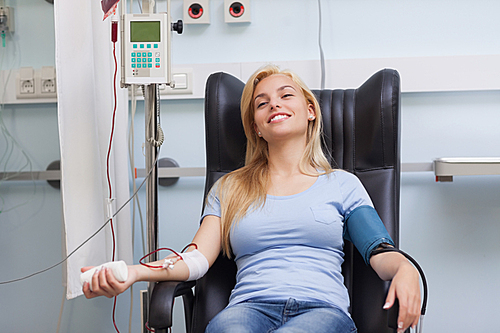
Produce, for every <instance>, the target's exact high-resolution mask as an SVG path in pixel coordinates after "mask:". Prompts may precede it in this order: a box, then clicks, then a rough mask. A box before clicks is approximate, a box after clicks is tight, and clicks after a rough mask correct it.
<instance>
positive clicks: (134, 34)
mask: <svg viewBox="0 0 500 333" xmlns="http://www.w3.org/2000/svg"><path fill="white" fill-rule="evenodd" d="M130 41H131V42H160V21H131V22H130Z"/></svg>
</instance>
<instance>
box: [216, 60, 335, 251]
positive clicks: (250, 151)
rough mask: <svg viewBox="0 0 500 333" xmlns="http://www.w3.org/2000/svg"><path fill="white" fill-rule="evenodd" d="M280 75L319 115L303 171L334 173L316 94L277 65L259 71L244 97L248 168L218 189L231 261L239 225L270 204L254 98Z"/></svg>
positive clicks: (224, 240)
mask: <svg viewBox="0 0 500 333" xmlns="http://www.w3.org/2000/svg"><path fill="white" fill-rule="evenodd" d="M276 74H282V75H285V76H287V77H289V78H290V79H291V80H292V81H293V82H294V83H295V84H297V85H298V86H299V87H300V89H301V91H302V94H303V95H304V98H305V99H306V102H307V103H308V104H311V105H312V106H313V108H314V112H315V114H316V117H315V119H314V120H312V121H309V124H308V128H307V138H306V148H305V150H304V154H303V155H302V158H301V161H300V165H299V169H300V171H301V172H302V173H303V174H306V175H311V176H318V175H319V174H321V173H329V172H330V171H331V166H330V164H329V163H328V160H327V158H326V157H325V154H324V153H323V150H322V148H321V132H322V121H321V110H320V106H319V103H318V101H317V100H316V97H315V96H314V94H313V93H312V92H311V90H310V89H309V88H308V87H307V86H306V85H305V83H304V82H303V81H302V80H301V79H300V78H299V77H298V76H297V75H296V74H295V73H293V72H291V71H288V70H280V69H279V68H278V67H277V66H274V65H267V66H264V67H262V68H260V69H259V70H257V71H256V72H255V73H254V74H253V75H252V76H251V77H250V79H249V80H248V81H247V83H246V85H245V88H244V89H243V94H242V96H241V105H240V107H241V119H242V122H243V128H244V130H245V135H246V137H247V151H246V158H245V166H244V167H242V168H240V169H238V170H235V171H233V172H231V173H229V174H227V175H225V176H224V177H222V178H221V179H220V180H219V181H218V186H217V195H218V196H219V199H220V203H221V220H222V221H221V228H222V250H223V253H224V254H225V255H226V256H227V257H229V258H230V257H231V244H230V239H229V237H230V233H231V230H232V228H233V227H234V225H235V223H237V222H238V221H239V220H241V218H243V217H244V216H245V215H246V214H247V212H248V211H249V210H255V209H257V208H259V207H262V205H264V203H265V200H266V194H267V187H268V183H269V170H268V157H269V151H268V147H267V142H266V141H265V140H264V139H263V138H261V137H259V136H258V135H257V133H256V131H255V129H254V113H255V110H254V103H253V94H254V91H255V88H256V87H257V85H258V84H259V82H260V81H262V80H263V79H265V78H267V77H269V76H271V75H276ZM310 166H312V167H314V168H315V169H316V170H318V171H319V172H318V173H316V174H311V173H310V172H308V171H307V170H308V169H309V167H310Z"/></svg>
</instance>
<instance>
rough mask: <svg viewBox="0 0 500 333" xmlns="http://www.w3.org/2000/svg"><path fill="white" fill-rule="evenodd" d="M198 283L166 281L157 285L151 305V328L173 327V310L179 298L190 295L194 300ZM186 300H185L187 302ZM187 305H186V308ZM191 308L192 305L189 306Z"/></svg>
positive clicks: (152, 295)
mask: <svg viewBox="0 0 500 333" xmlns="http://www.w3.org/2000/svg"><path fill="white" fill-rule="evenodd" d="M195 285H196V281H189V282H179V281H164V282H158V283H156V284H155V287H154V289H153V293H152V294H151V301H150V303H149V326H150V327H152V328H156V329H164V328H167V327H171V326H172V310H173V305H174V299H175V298H176V297H177V296H183V295H188V297H186V298H187V299H192V298H193V290H192V289H191V288H193V287H194V286H195ZM186 298H184V299H185V300H186ZM186 306H187V304H184V307H185V308H186ZM189 306H190V307H191V306H192V305H189Z"/></svg>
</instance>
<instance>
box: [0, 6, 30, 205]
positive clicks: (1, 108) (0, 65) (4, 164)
mask: <svg viewBox="0 0 500 333" xmlns="http://www.w3.org/2000/svg"><path fill="white" fill-rule="evenodd" d="M0 3H1V2H0ZM7 37H9V40H11V41H12V42H13V45H14V48H13V49H12V50H13V54H12V62H11V64H9V65H7V66H5V69H4V64H5V62H6V61H8V59H6V58H8V57H9V54H8V51H10V50H11V48H9V47H6V49H2V50H3V52H1V53H0V72H1V73H2V74H3V73H4V72H5V73H7V75H6V77H4V82H5V84H4V86H3V89H2V91H1V95H0V132H1V133H2V137H3V139H4V140H5V149H4V152H3V154H2V156H1V157H0V168H2V169H3V172H4V174H5V173H7V171H8V168H9V165H11V164H14V163H16V162H17V161H12V159H13V155H14V153H15V151H16V149H17V150H18V151H19V153H20V156H19V157H20V158H21V161H22V160H24V164H23V165H21V166H20V167H17V168H16V169H17V170H16V171H17V173H16V174H14V175H13V176H12V175H11V177H15V176H16V175H17V174H18V173H20V172H22V171H23V170H25V169H26V168H28V169H29V172H30V173H31V172H32V171H33V164H32V161H31V159H30V158H29V156H28V154H27V153H26V152H25V151H24V149H23V148H22V147H21V145H20V144H19V143H18V142H17V140H16V139H15V138H14V137H13V135H12V134H11V133H10V131H9V130H8V129H7V126H6V124H5V122H4V112H5V95H6V91H7V83H8V82H9V80H10V77H11V75H12V71H13V69H14V68H17V67H19V65H20V62H21V53H20V49H19V43H18V42H17V41H16V40H15V39H14V38H13V36H12V33H11V32H7ZM0 143H1V142H0ZM7 179H8V178H3V179H0V186H1V185H2V183H3V182H4V181H5V180H7ZM32 183H33V193H32V195H31V197H30V198H29V199H28V200H26V201H25V202H22V203H19V204H17V205H15V206H12V207H9V208H7V209H4V205H5V200H4V198H3V197H1V196H0V213H6V212H8V211H11V210H14V209H16V208H19V207H21V206H24V205H26V204H28V203H29V202H30V201H31V200H32V199H33V198H34V196H35V194H36V189H37V185H36V182H35V180H34V179H33V178H32Z"/></svg>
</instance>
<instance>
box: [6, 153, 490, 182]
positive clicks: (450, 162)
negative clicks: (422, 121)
mask: <svg viewBox="0 0 500 333" xmlns="http://www.w3.org/2000/svg"><path fill="white" fill-rule="evenodd" d="M401 172H433V173H434V174H435V176H436V180H437V181H453V176H464V175H500V158H496V157H486V158H470V157H469V158H438V159H436V160H434V161H433V162H430V163H401ZM145 176H146V169H136V174H135V177H136V178H144V177H145ZM204 176H205V168H204V167H192V168H181V167H174V166H168V167H162V166H161V165H160V166H159V167H158V178H159V179H160V180H162V179H178V178H180V177H204ZM60 179H61V171H60V170H47V171H33V172H0V181H7V180H8V181H26V180H29V181H34V180H46V181H57V180H60ZM160 185H162V184H161V182H160Z"/></svg>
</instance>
